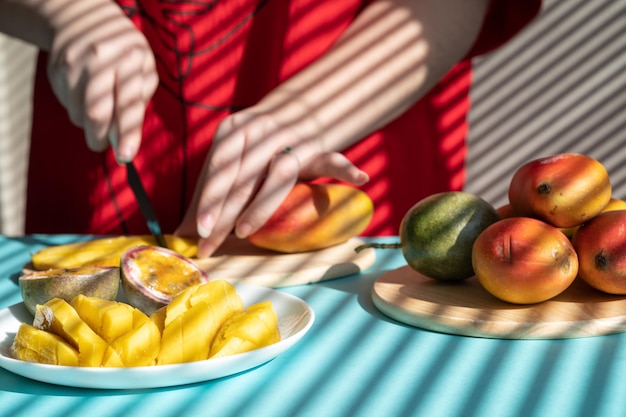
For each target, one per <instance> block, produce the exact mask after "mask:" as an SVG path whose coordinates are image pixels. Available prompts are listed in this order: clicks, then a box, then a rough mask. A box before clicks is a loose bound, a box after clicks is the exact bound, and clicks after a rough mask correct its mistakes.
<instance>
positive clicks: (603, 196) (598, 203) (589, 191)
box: [508, 153, 611, 228]
mask: <svg viewBox="0 0 626 417" xmlns="http://www.w3.org/2000/svg"><path fill="white" fill-rule="evenodd" d="M508 194H509V202H510V204H511V206H512V208H513V210H514V211H515V213H517V214H518V215H520V216H525V217H532V218H535V219H539V220H543V221H545V222H546V223H549V224H551V225H552V226H555V227H558V228H570V227H575V226H578V225H580V224H582V223H584V222H586V221H587V220H589V219H591V218H593V217H595V216H596V215H598V214H599V213H600V212H601V211H602V210H603V209H604V208H605V207H606V205H607V204H608V203H609V200H610V198H611V181H610V178H609V173H608V172H607V170H606V168H605V167H604V166H603V165H602V163H600V162H599V161H597V160H596V159H594V158H592V157H590V156H587V155H583V154H574V153H563V154H557V155H552V156H549V157H544V158H539V159H535V160H533V161H530V162H527V163H526V164H524V165H522V166H521V167H519V168H518V170H517V171H516V172H515V173H514V174H513V177H512V178H511V183H510V184H509V192H508Z"/></svg>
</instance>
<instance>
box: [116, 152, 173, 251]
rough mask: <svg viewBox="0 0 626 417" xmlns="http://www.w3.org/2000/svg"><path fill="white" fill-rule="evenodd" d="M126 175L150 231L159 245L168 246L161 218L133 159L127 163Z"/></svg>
mask: <svg viewBox="0 0 626 417" xmlns="http://www.w3.org/2000/svg"><path fill="white" fill-rule="evenodd" d="M126 176H127V179H128V184H129V185H130V188H131V189H132V190H133V193H134V194H135V199H136V200H137V204H139V208H140V209H141V212H142V214H143V217H144V218H145V219H146V224H147V225H148V230H150V233H151V234H152V236H154V239H155V240H156V242H157V244H158V245H159V246H161V247H164V248H167V242H166V241H165V237H164V236H163V233H162V232H161V226H160V224H159V220H158V219H157V216H156V213H155V212H154V208H152V203H151V202H150V198H149V197H148V194H147V193H146V189H145V188H144V187H143V183H142V182H141V178H139V173H138V172H137V169H136V168H135V164H133V162H132V161H131V162H127V163H126Z"/></svg>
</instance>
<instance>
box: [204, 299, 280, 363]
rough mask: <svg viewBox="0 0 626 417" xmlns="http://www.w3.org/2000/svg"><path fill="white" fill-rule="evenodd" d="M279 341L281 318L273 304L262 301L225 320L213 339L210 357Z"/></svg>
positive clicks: (227, 354)
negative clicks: (279, 320)
mask: <svg viewBox="0 0 626 417" xmlns="http://www.w3.org/2000/svg"><path fill="white" fill-rule="evenodd" d="M279 341H280V331H279V329H278V317H277V316H276V313H275V312H274V308H273V306H272V303H271V302H269V301H262V302H260V303H257V304H253V305H251V306H250V307H248V308H247V309H246V310H245V312H240V313H236V314H233V315H232V316H231V317H230V318H229V319H228V320H226V322H225V323H224V324H223V325H222V326H221V327H220V330H219V332H218V334H217V336H216V337H215V339H214V340H213V344H212V345H211V352H210V354H209V358H221V357H224V356H229V355H235V354H237V353H243V352H248V351H251V350H254V349H259V348H262V347H264V346H269V345H271V344H273V343H276V342H279Z"/></svg>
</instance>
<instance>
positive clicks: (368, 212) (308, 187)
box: [247, 183, 374, 253]
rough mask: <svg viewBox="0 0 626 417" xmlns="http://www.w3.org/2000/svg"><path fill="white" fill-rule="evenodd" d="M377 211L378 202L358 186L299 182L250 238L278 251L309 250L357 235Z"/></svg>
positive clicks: (259, 245)
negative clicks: (375, 208)
mask: <svg viewBox="0 0 626 417" xmlns="http://www.w3.org/2000/svg"><path fill="white" fill-rule="evenodd" d="M373 214H374V203H373V202H372V200H371V199H370V197H369V196H368V195H367V194H366V193H365V192H363V191H361V190H359V189H357V188H354V187H351V186H348V185H343V184H310V183H298V184H296V185H295V186H294V188H293V189H292V190H291V192H290V193H289V195H288V196H287V198H286V199H285V200H284V201H283V202H282V204H281V205H280V207H279V208H278V209H277V210H276V211H275V212H274V214H273V215H272V216H271V217H270V219H269V220H268V221H267V222H266V223H265V225H264V226H263V227H261V228H260V229H259V230H258V231H256V232H255V233H253V234H252V235H250V236H248V238H247V239H248V241H249V242H250V243H251V244H253V245H254V246H257V247H259V248H263V249H269V250H273V251H276V252H282V253H298V252H308V251H313V250H318V249H323V248H327V247H331V246H335V245H338V244H341V243H343V242H345V241H347V240H349V239H350V238H352V237H355V236H357V235H358V234H360V233H361V232H362V231H363V230H365V228H366V227H367V226H368V225H369V223H370V221H371V220H372V216H373Z"/></svg>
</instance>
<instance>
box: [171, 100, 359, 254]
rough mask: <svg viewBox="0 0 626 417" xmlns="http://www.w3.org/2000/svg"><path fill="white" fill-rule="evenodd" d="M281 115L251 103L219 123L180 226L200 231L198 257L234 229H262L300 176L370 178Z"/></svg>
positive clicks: (240, 232)
mask: <svg viewBox="0 0 626 417" xmlns="http://www.w3.org/2000/svg"><path fill="white" fill-rule="evenodd" d="M277 119H278V118H277V117H275V115H272V114H271V113H270V112H263V111H258V109H254V108H250V109H248V110H245V111H242V112H239V113H236V114H233V115H231V116H229V117H227V118H226V119H224V120H223V121H222V122H221V123H220V125H219V127H218V129H217V131H216V134H215V137H214V139H213V145H212V147H211V150H210V151H209V154H208V156H207V158H206V161H205V164H204V168H203V171H202V174H201V176H200V178H199V180H198V185H197V187H196V191H195V194H194V198H193V200H192V203H191V206H190V207H189V209H188V211H187V213H186V215H185V218H184V219H183V222H182V224H181V225H180V227H179V228H178V230H177V232H176V233H177V234H180V235H185V236H200V240H199V245H198V256H199V257H206V256H210V255H211V254H212V253H213V252H214V251H215V250H216V249H217V248H218V247H219V246H220V245H221V244H222V242H223V241H224V240H225V239H226V237H227V236H228V235H229V234H230V233H231V232H232V231H233V229H234V230H235V234H236V235H237V236H238V237H240V238H245V237H247V236H249V235H250V234H252V233H254V232H255V231H256V230H258V229H259V228H260V227H261V226H262V225H263V224H265V222H267V220H268V219H269V218H270V217H271V215H272V214H273V213H274V211H275V210H276V209H277V208H278V207H279V206H280V204H281V203H282V201H283V200H284V199H285V197H286V196H287V195H288V194H289V192H290V191H291V189H292V187H293V186H294V184H295V183H296V182H297V181H298V180H299V179H314V178H319V177H330V178H335V179H338V180H342V181H346V182H349V183H352V184H355V185H361V184H363V183H365V182H367V181H368V179H369V178H368V176H367V174H366V173H365V172H364V171H361V170H360V169H359V168H357V167H356V166H355V165H354V164H352V162H350V161H349V160H348V159H347V158H346V157H345V156H343V155H342V154H341V153H339V152H329V151H325V150H323V149H322V147H321V143H320V141H317V140H315V137H316V135H315V134H313V135H306V134H303V133H298V132H297V129H295V128H294V126H295V124H292V123H279V122H278V121H277ZM309 126H311V125H309ZM300 130H302V129H300Z"/></svg>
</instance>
